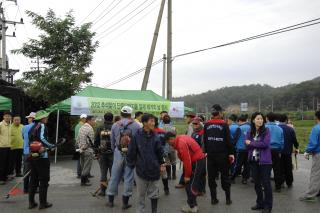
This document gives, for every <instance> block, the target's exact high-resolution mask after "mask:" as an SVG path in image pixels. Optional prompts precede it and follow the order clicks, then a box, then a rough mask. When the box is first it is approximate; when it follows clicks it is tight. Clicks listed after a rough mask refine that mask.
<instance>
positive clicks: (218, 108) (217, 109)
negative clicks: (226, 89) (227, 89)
mask: <svg viewBox="0 0 320 213" xmlns="http://www.w3.org/2000/svg"><path fill="white" fill-rule="evenodd" d="M211 109H212V112H222V111H224V109H223V108H222V107H221V106H220V105H219V104H214V105H213V106H212V108H211Z"/></svg>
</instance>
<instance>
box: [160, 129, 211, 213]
mask: <svg viewBox="0 0 320 213" xmlns="http://www.w3.org/2000/svg"><path fill="white" fill-rule="evenodd" d="M165 141H166V142H167V143H169V144H170V145H171V146H172V147H173V148H174V149H175V150H177V152H178V157H179V159H180V160H181V161H182V162H183V171H184V182H185V183H186V192H187V197H188V200H187V203H188V205H186V206H184V207H182V209H181V211H182V212H191V213H193V212H198V204H197V196H198V195H199V193H200V191H201V188H202V180H203V178H204V176H205V175H206V159H205V158H206V155H205V154H204V153H203V151H202V149H201V147H200V146H199V144H198V143H197V142H196V141H195V140H194V139H193V138H192V137H190V136H188V135H179V136H176V135H175V134H174V133H172V132H167V133H166V135H165Z"/></svg>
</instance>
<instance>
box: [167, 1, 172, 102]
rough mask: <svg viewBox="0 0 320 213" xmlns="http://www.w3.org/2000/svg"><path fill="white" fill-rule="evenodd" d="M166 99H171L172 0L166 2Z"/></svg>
mask: <svg viewBox="0 0 320 213" xmlns="http://www.w3.org/2000/svg"><path fill="white" fill-rule="evenodd" d="M167 33H168V34H167V99H168V100H171V99H172V0H168V32H167Z"/></svg>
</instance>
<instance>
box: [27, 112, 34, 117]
mask: <svg viewBox="0 0 320 213" xmlns="http://www.w3.org/2000/svg"><path fill="white" fill-rule="evenodd" d="M35 117H36V113H35V112H30V114H29V115H28V116H27V117H26V118H35Z"/></svg>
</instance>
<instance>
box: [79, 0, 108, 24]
mask: <svg viewBox="0 0 320 213" xmlns="http://www.w3.org/2000/svg"><path fill="white" fill-rule="evenodd" d="M104 1H105V0H102V1H101V2H100V3H99V4H98V5H97V6H96V7H95V8H94V9H93V10H91V12H90V13H89V14H88V15H87V16H86V17H85V18H84V19H82V21H81V22H80V24H82V23H83V22H84V21H85V20H86V19H87V18H88V17H89V16H90V15H91V14H92V13H94V11H95V10H96V9H98V7H99V6H100V5H101V4H102V3H103V2H104Z"/></svg>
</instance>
